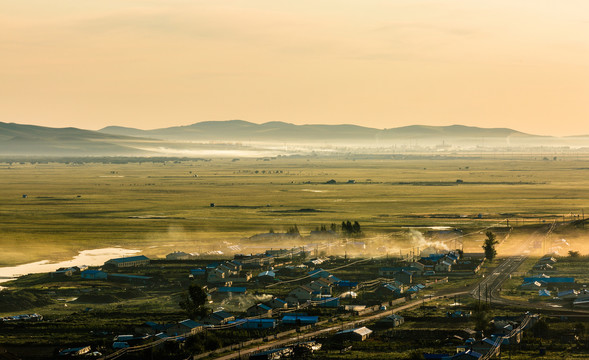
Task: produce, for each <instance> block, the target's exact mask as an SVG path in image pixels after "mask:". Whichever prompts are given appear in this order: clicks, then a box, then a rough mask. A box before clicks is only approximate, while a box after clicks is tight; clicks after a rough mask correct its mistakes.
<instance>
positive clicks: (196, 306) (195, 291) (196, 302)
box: [179, 284, 207, 320]
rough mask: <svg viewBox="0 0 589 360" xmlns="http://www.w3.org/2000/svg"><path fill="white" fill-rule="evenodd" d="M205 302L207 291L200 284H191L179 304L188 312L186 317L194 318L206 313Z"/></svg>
mask: <svg viewBox="0 0 589 360" xmlns="http://www.w3.org/2000/svg"><path fill="white" fill-rule="evenodd" d="M206 303H207V293H206V292H205V291H204V290H203V289H202V288H201V287H200V286H198V285H196V284H191V285H190V287H189V288H188V291H187V292H186V293H185V294H184V299H182V300H181V301H180V304H179V305H180V307H181V308H182V309H184V310H185V311H186V312H187V313H188V317H189V318H191V319H193V320H194V319H198V318H202V317H204V316H205V315H206V314H207V308H206V307H205V304H206Z"/></svg>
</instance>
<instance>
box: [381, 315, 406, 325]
mask: <svg viewBox="0 0 589 360" xmlns="http://www.w3.org/2000/svg"><path fill="white" fill-rule="evenodd" d="M378 323H379V324H385V325H388V326H391V327H397V326H400V325H402V324H404V323H405V318H404V317H402V316H401V315H398V314H391V315H389V316H385V317H384V318H382V319H381V320H380V321H379V322H378Z"/></svg>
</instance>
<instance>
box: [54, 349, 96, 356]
mask: <svg viewBox="0 0 589 360" xmlns="http://www.w3.org/2000/svg"><path fill="white" fill-rule="evenodd" d="M89 352H90V346H82V347H76V348H68V349H64V350H61V351H60V352H59V356H72V357H73V356H80V355H84V354H87V353H89Z"/></svg>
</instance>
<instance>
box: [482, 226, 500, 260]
mask: <svg viewBox="0 0 589 360" xmlns="http://www.w3.org/2000/svg"><path fill="white" fill-rule="evenodd" d="M486 235H487V238H486V239H485V243H484V245H483V249H484V250H485V257H486V258H487V259H489V261H493V259H494V258H495V256H496V255H497V250H495V245H497V244H499V242H498V241H497V240H495V234H494V233H493V232H492V231H487V234H486Z"/></svg>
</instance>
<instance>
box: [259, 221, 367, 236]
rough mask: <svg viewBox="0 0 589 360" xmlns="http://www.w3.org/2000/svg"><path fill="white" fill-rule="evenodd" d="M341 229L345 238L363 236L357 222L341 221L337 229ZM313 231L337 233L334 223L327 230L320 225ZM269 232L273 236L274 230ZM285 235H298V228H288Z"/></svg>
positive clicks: (325, 226)
mask: <svg viewBox="0 0 589 360" xmlns="http://www.w3.org/2000/svg"><path fill="white" fill-rule="evenodd" d="M339 229H341V233H342V235H345V236H356V237H357V236H361V235H363V232H362V228H361V227H360V223H359V222H358V221H354V222H353V223H352V222H351V221H350V220H347V221H342V224H341V227H340V228H339ZM315 231H321V232H328V231H332V232H334V233H337V232H338V226H337V224H335V223H331V225H329V228H328V227H327V225H321V226H320V227H316V228H315ZM269 232H270V233H271V234H274V229H273V228H270V230H269ZM286 233H287V234H299V233H300V232H299V227H298V226H297V225H296V224H295V225H293V226H291V227H289V228H288V229H286Z"/></svg>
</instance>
